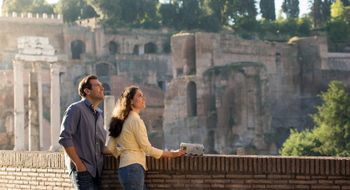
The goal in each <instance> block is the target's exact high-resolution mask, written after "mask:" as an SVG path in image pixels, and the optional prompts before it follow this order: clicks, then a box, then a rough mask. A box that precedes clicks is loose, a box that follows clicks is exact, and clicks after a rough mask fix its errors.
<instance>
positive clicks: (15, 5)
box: [2, 0, 53, 14]
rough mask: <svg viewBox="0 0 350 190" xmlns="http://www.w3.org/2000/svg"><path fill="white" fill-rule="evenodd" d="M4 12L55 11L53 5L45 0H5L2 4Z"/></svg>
mask: <svg viewBox="0 0 350 190" xmlns="http://www.w3.org/2000/svg"><path fill="white" fill-rule="evenodd" d="M2 12H4V13H11V12H17V13H26V12H31V13H46V14H52V13H53V6H52V5H49V4H48V3H46V1H45V0H4V1H3V6H2Z"/></svg>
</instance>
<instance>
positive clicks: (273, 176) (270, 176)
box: [254, 174, 292, 179]
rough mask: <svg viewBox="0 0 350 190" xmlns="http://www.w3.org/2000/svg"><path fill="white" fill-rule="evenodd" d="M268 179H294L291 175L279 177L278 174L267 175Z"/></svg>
mask: <svg viewBox="0 0 350 190" xmlns="http://www.w3.org/2000/svg"><path fill="white" fill-rule="evenodd" d="M265 176H266V175H265ZM266 177H267V179H291V178H292V176H291V175H278V174H273V175H267V176H266ZM266 177H265V178H266ZM254 178H257V177H255V176H254Z"/></svg>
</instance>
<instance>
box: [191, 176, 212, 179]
mask: <svg viewBox="0 0 350 190" xmlns="http://www.w3.org/2000/svg"><path fill="white" fill-rule="evenodd" d="M186 178H189V179H210V178H211V176H210V175H186Z"/></svg>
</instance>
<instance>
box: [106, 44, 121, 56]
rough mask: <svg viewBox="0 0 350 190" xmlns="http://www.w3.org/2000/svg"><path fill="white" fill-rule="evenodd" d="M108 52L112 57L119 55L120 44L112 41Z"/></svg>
mask: <svg viewBox="0 0 350 190" xmlns="http://www.w3.org/2000/svg"><path fill="white" fill-rule="evenodd" d="M108 50H109V53H110V54H111V55H115V54H118V53H119V44H118V43H116V42H114V41H110V42H109V43H108Z"/></svg>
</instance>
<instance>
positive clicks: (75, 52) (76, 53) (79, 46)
mask: <svg viewBox="0 0 350 190" xmlns="http://www.w3.org/2000/svg"><path fill="white" fill-rule="evenodd" d="M70 49H71V53H72V59H81V54H83V53H85V43H84V42H83V41H81V40H75V41H72V42H71V43H70Z"/></svg>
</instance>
